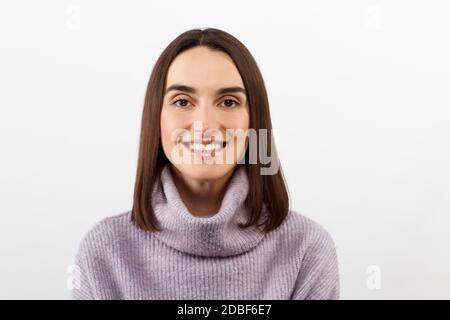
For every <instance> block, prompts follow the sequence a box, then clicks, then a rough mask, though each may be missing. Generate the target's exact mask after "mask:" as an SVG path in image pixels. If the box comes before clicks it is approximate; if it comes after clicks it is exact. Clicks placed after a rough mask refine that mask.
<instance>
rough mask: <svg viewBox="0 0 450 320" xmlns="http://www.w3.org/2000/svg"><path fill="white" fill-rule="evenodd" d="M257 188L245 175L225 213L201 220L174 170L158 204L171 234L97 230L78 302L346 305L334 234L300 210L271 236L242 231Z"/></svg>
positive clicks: (235, 178) (240, 171) (127, 216)
mask: <svg viewBox="0 0 450 320" xmlns="http://www.w3.org/2000/svg"><path fill="white" fill-rule="evenodd" d="M248 187H249V183H248V176H247V173H246V170H245V167H244V166H243V165H238V166H237V167H236V169H235V172H234V173H233V175H232V177H231V180H230V182H229V184H228V186H227V189H226V190H225V193H224V196H223V199H222V203H221V207H220V209H219V211H218V212H217V213H216V214H214V215H212V216H208V217H198V216H194V215H192V214H191V213H190V212H189V211H188V209H187V208H186V206H185V205H184V203H183V201H182V199H181V197H180V194H179V193H178V190H177V187H176V185H175V183H174V180H173V177H172V175H171V171H170V168H169V167H168V166H167V165H166V166H165V167H164V168H163V170H162V172H161V174H160V176H159V177H158V179H157V181H156V182H155V184H154V186H153V189H152V200H151V201H152V205H153V209H154V212H155V215H156V217H157V219H158V221H159V222H160V225H161V226H162V231H159V232H150V231H146V230H143V229H140V228H139V227H138V226H137V225H136V224H134V222H132V220H131V211H127V212H122V213H120V214H116V215H112V216H108V217H106V218H103V219H102V220H100V221H98V222H97V223H96V224H94V225H93V226H92V227H91V228H90V230H88V231H87V232H86V233H85V234H84V236H83V237H82V239H81V242H80V244H79V247H78V251H77V253H76V256H75V268H74V270H75V271H76V272H75V273H74V275H73V276H74V277H73V280H74V281H73V287H74V288H73V289H72V291H71V297H72V299H114V300H117V299H136V300H138V299H156V300H158V299H173V300H178V299H186V300H195V299H198V300H200V299H201V300H203V299H208V300H230V299H233V300H237V299H240V300H247V299H255V300H257V299H260V300H267V299H283V300H289V299H292V300H296V299H339V273H338V259H337V252H336V247H335V244H334V241H333V239H332V238H331V236H330V233H329V232H328V231H327V230H326V229H325V228H324V227H323V226H322V225H321V224H319V223H318V222H315V221H313V220H312V219H311V218H308V217H306V216H304V215H302V214H300V213H298V212H296V211H293V210H289V213H288V216H287V218H286V219H285V220H284V222H283V223H282V225H281V226H280V227H278V228H277V229H275V230H273V231H272V232H270V233H268V234H265V233H263V232H262V231H261V230H260V229H259V228H257V227H256V226H255V227H250V228H247V229H240V228H239V227H238V226H237V224H238V223H239V222H245V221H246V217H247V216H246V214H247V210H246V209H245V206H244V200H245V198H246V196H247V193H248ZM263 211H264V214H268V212H267V209H266V206H265V205H264V209H263ZM264 214H263V215H262V217H264Z"/></svg>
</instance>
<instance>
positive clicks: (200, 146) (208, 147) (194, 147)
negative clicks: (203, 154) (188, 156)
mask: <svg viewBox="0 0 450 320" xmlns="http://www.w3.org/2000/svg"><path fill="white" fill-rule="evenodd" d="M190 146H191V149H192V150H194V151H204V150H206V151H211V150H213V149H215V150H218V149H220V148H222V144H221V143H209V144H202V143H191V144H190Z"/></svg>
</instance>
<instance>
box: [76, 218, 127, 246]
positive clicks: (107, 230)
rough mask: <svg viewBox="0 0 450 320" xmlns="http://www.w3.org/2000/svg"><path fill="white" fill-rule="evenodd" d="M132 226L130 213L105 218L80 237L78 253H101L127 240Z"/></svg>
mask: <svg viewBox="0 0 450 320" xmlns="http://www.w3.org/2000/svg"><path fill="white" fill-rule="evenodd" d="M133 228H134V225H133V224H132V221H131V211H127V212H121V213H119V214H114V215H111V216H107V217H105V218H103V219H101V220H99V221H97V222H96V223H94V224H93V225H92V226H91V227H90V228H89V229H88V230H87V231H86V232H85V233H84V234H83V236H82V238H81V241H80V245H79V252H83V251H103V250H105V249H107V248H109V247H111V246H112V245H114V244H116V243H117V242H119V241H120V240H121V239H123V238H127V237H128V235H129V234H130V233H131V232H132V230H133Z"/></svg>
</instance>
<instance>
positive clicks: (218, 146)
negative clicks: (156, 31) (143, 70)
mask: <svg viewBox="0 0 450 320" xmlns="http://www.w3.org/2000/svg"><path fill="white" fill-rule="evenodd" d="M181 86H183V87H181ZM165 89H166V90H165V96H164V102H163V106H162V110H161V142H162V147H163V150H164V153H165V155H166V157H167V158H168V159H169V161H170V162H171V163H172V164H173V166H174V167H175V168H176V169H178V170H179V171H180V172H181V173H182V174H183V175H184V176H186V177H190V178H194V179H218V178H220V177H223V176H224V175H226V174H227V173H230V171H231V170H233V169H234V167H235V166H236V165H237V163H238V161H239V160H240V159H242V157H243V156H244V154H245V150H246V148H247V144H248V141H247V139H246V136H247V130H248V128H249V111H248V104H247V98H246V94H245V88H244V84H243V81H242V79H241V76H240V74H239V71H238V70H237V68H236V66H235V65H234V62H233V60H232V59H231V58H230V57H229V56H228V55H227V54H226V53H224V52H221V51H214V50H211V49H209V48H207V47H202V46H199V47H195V48H192V49H188V50H186V51H184V52H182V53H181V54H179V55H178V56H177V57H176V58H175V59H174V61H173V62H172V64H171V65H170V67H169V70H168V74H167V80H166V88H165ZM224 144H225V145H224Z"/></svg>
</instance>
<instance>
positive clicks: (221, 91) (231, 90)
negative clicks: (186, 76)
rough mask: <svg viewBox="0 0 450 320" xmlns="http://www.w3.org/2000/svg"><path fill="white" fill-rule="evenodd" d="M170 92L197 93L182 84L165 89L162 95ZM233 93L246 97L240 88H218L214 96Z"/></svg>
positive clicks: (243, 90)
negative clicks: (239, 93)
mask: <svg viewBox="0 0 450 320" xmlns="http://www.w3.org/2000/svg"><path fill="white" fill-rule="evenodd" d="M172 90H177V91H184V92H188V93H197V90H196V89H195V88H193V87H189V86H185V85H182V84H173V85H171V86H170V87H168V88H167V89H166V92H165V93H164V95H166V94H167V93H169V91H172ZM234 92H241V93H243V94H245V95H247V92H246V91H245V89H244V88H241V87H226V88H220V89H218V90H217V91H216V95H219V94H225V93H234Z"/></svg>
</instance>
